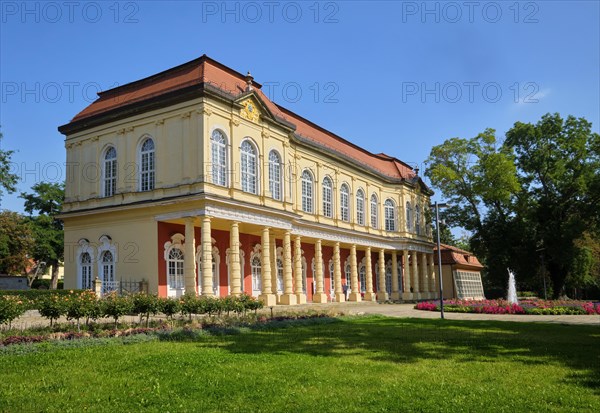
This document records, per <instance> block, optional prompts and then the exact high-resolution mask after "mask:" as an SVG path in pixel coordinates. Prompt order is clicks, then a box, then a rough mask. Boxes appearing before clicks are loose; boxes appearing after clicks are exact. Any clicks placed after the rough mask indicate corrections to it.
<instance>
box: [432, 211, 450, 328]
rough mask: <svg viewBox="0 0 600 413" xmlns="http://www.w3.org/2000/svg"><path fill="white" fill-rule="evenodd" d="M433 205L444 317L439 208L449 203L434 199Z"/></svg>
mask: <svg viewBox="0 0 600 413" xmlns="http://www.w3.org/2000/svg"><path fill="white" fill-rule="evenodd" d="M432 206H433V207H435V227H436V229H437V252H438V283H439V289H440V315H441V317H442V319H444V284H443V282H442V248H441V247H440V208H447V207H449V206H450V205H448V204H444V203H442V204H438V202H437V201H435V204H433V205H432Z"/></svg>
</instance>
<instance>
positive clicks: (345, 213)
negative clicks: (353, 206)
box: [340, 184, 350, 222]
mask: <svg viewBox="0 0 600 413" xmlns="http://www.w3.org/2000/svg"><path fill="white" fill-rule="evenodd" d="M340 218H342V221H345V222H350V189H349V188H348V185H346V184H342V187H341V188H340Z"/></svg>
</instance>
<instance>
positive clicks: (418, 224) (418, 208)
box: [415, 204, 421, 235]
mask: <svg viewBox="0 0 600 413" xmlns="http://www.w3.org/2000/svg"><path fill="white" fill-rule="evenodd" d="M415 232H416V233H417V235H421V206H420V205H419V204H417V206H415Z"/></svg>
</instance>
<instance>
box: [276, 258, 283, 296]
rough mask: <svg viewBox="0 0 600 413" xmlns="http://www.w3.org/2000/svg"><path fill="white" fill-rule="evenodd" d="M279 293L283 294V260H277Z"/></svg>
mask: <svg viewBox="0 0 600 413" xmlns="http://www.w3.org/2000/svg"><path fill="white" fill-rule="evenodd" d="M277 293H278V294H281V293H283V259H282V258H277Z"/></svg>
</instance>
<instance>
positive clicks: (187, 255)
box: [183, 217, 196, 295]
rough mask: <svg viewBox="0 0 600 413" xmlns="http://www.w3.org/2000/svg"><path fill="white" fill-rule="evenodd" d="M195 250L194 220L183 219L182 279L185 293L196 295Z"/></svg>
mask: <svg viewBox="0 0 600 413" xmlns="http://www.w3.org/2000/svg"><path fill="white" fill-rule="evenodd" d="M195 250H196V245H195V240H194V218H192V217H188V218H186V219H185V246H184V255H183V278H184V283H185V293H186V294H192V295H196V257H195V256H194V251H195Z"/></svg>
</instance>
